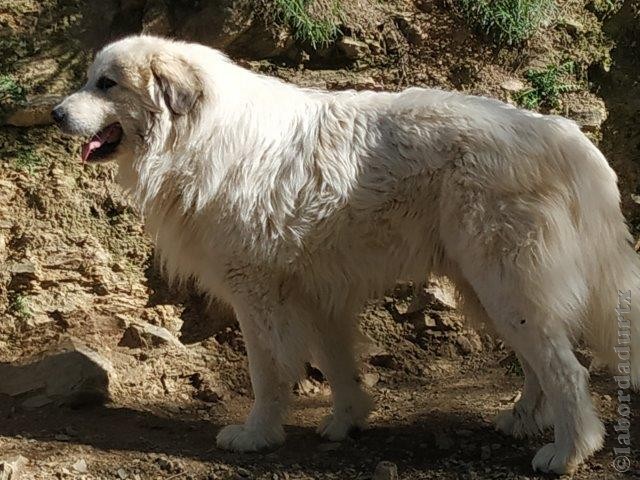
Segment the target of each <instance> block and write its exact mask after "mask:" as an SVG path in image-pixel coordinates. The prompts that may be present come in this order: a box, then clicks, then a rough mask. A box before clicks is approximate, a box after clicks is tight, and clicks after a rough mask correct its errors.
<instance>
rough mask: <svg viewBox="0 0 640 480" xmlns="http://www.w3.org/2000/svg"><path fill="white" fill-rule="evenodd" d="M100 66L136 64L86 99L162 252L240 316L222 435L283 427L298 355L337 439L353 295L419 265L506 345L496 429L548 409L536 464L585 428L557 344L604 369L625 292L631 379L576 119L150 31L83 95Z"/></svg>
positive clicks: (360, 403) (572, 365)
mask: <svg viewBox="0 0 640 480" xmlns="http://www.w3.org/2000/svg"><path fill="white" fill-rule="evenodd" d="M154 62H155V65H156V66H155V67H154V75H150V74H149V69H150V68H151V67H150V65H152V64H153V63H154ZM158 62H160V63H161V64H162V62H168V68H166V69H164V72H165V73H164V74H163V73H162V69H160V73H158V72H157V71H156V70H157V67H158V65H157V63H158ZM111 64H117V65H118V71H119V72H120V73H119V74H121V75H125V77H126V76H127V75H129V76H136V75H137V76H136V79H137V80H136V81H137V82H138V83H136V81H133V80H131V79H128V80H129V83H128V84H127V85H136V86H135V87H131V86H129V87H128V88H130V89H131V90H132V93H129V94H128V96H127V95H125V94H124V93H118V94H114V95H116V96H117V99H116V100H110V99H109V97H108V96H107V98H106V99H105V100H104V101H107V102H108V101H113V102H115V103H117V105H115V106H114V107H113V108H112V110H114V111H116V112H121V111H122V109H123V108H124V109H125V112H126V114H123V113H120V114H119V115H120V116H119V117H118V118H119V121H120V122H121V123H122V124H123V127H124V129H125V134H126V135H127V137H128V138H129V141H128V142H126V143H125V145H126V146H127V148H128V149H129V150H126V149H125V150H124V151H123V152H121V153H120V154H119V157H118V159H117V160H118V163H119V166H120V181H121V183H122V185H123V186H124V187H125V188H126V189H127V190H128V191H129V192H130V193H131V194H132V196H133V198H134V199H135V201H136V202H137V204H138V206H139V207H140V210H141V211H142V213H143V214H144V216H145V218H146V223H147V227H148V230H149V232H150V233H151V235H152V236H153V238H154V240H155V242H156V245H157V247H158V250H159V252H160V254H161V256H162V260H163V262H164V265H165V267H166V270H167V272H168V273H169V274H170V275H171V276H173V277H177V278H180V279H185V278H189V277H193V278H195V279H197V281H198V282H199V285H200V286H201V288H202V289H204V290H205V291H207V292H210V293H211V294H212V295H215V296H217V297H221V298H223V299H224V300H226V301H227V302H229V303H230V304H231V305H232V306H233V307H234V309H235V311H236V313H237V316H238V320H239V322H240V326H241V328H242V331H243V333H244V336H245V340H246V344H247V351H248V355H249V363H250V370H251V379H252V383H253V388H254V393H255V404H254V406H253V409H252V410H251V413H250V414H249V417H248V419H247V421H246V422H245V423H244V424H243V425H234V426H229V427H226V428H224V429H223V430H222V431H221V432H220V433H219V435H218V445H219V446H221V447H223V448H228V449H234V450H240V451H247V450H256V449H260V448H263V447H269V446H272V445H275V444H278V443H280V442H282V441H283V439H284V431H283V429H282V422H283V418H284V415H285V413H286V409H287V402H288V397H289V390H290V386H291V383H292V382H293V381H295V380H296V379H297V378H299V377H300V375H301V374H302V373H303V371H304V368H303V367H304V364H305V362H306V361H309V360H313V361H314V362H315V363H316V364H317V365H319V366H320V367H321V369H322V370H323V372H324V373H325V375H326V376H327V378H328V380H329V382H330V383H331V387H332V391H333V401H334V406H333V413H332V415H331V416H330V417H328V418H327V420H326V421H325V422H324V423H323V424H322V426H321V427H320V433H321V434H323V435H325V436H326V437H328V438H330V439H332V440H340V439H342V438H344V437H345V436H346V435H347V434H348V432H349V430H350V429H351V428H353V427H354V426H360V425H363V424H364V422H365V420H366V417H367V415H368V413H369V411H370V410H371V408H372V404H371V401H370V399H369V397H368V396H367V394H366V393H365V392H364V391H363V389H362V386H361V384H360V380H359V373H358V362H357V360H356V352H355V349H356V345H355V344H356V337H357V325H356V315H357V314H358V312H359V310H360V309H361V307H362V306H363V303H364V302H365V300H366V299H368V298H370V297H374V296H377V295H380V294H381V293H382V292H384V291H385V290H386V289H388V288H389V287H391V286H392V285H393V283H394V281H395V280H396V279H399V278H402V279H414V280H417V281H422V280H423V279H424V278H425V276H426V275H427V274H429V273H434V274H437V275H446V276H448V277H449V278H450V279H452V280H453V282H454V283H455V284H456V285H457V286H458V288H459V291H460V293H461V295H462V297H463V298H464V299H465V300H466V302H465V303H466V304H467V305H469V306H471V310H473V311H474V312H471V313H472V314H475V315H476V318H480V320H484V321H488V322H490V323H491V324H492V327H493V328H494V329H495V330H496V331H498V332H499V333H500V334H501V335H502V336H503V337H504V339H505V340H506V342H507V343H509V344H510V345H511V346H512V347H513V348H514V349H515V351H516V352H517V353H518V355H519V357H520V358H521V362H522V364H523V366H524V371H525V373H526V380H525V389H524V392H523V397H522V399H521V400H520V401H519V402H518V403H517V404H516V405H515V407H514V409H513V410H510V411H508V412H504V413H502V414H501V415H500V416H499V418H498V427H499V428H500V429H502V430H503V431H505V432H507V433H510V434H513V435H516V436H521V435H529V434H536V433H538V432H539V431H540V430H542V429H544V428H546V427H548V426H553V427H554V429H555V441H554V443H551V444H549V445H546V446H544V447H543V448H542V449H541V450H540V451H539V452H538V453H537V455H536V456H535V458H534V459H533V467H534V468H535V469H537V470H542V471H553V472H558V473H563V472H567V471H570V470H572V469H573V468H574V467H575V466H576V465H578V464H579V463H581V462H582V461H583V460H585V459H586V458H587V457H588V456H589V455H591V454H592V453H593V452H594V451H595V450H597V449H599V448H600V447H601V446H602V443H603V436H604V428H603V425H602V423H601V422H600V420H599V419H598V417H597V415H596V413H595V410H594V407H593V405H592V402H591V398H590V395H589V390H588V376H589V375H588V373H587V370H586V369H585V368H584V367H583V366H581V365H580V364H579V363H578V361H577V360H576V357H575V356H574V354H573V353H572V342H574V341H575V340H576V339H577V338H578V337H579V336H581V335H584V336H585V337H586V338H587V339H588V340H589V341H590V343H591V344H592V345H593V346H594V347H595V349H596V350H597V353H598V354H599V355H600V356H601V357H603V358H604V360H605V361H606V362H607V363H608V364H609V365H610V366H611V367H612V368H616V364H617V363H618V360H617V356H616V353H615V352H614V351H613V347H614V345H615V344H616V342H617V341H618V340H617V330H618V327H617V324H616V312H615V308H616V305H617V299H618V296H617V292H618V290H631V291H632V301H631V304H632V312H631V314H629V315H628V316H627V318H630V319H631V324H630V329H631V335H630V338H631V340H630V343H631V345H630V350H631V355H632V357H631V368H632V371H631V373H630V375H631V377H632V379H633V384H634V385H635V386H638V385H639V384H640V322H639V321H640V318H639V312H640V298H639V299H636V298H635V295H636V293H637V291H638V290H637V289H638V287H639V286H640V263H639V262H638V258H637V256H636V254H635V252H634V251H633V249H632V248H631V246H630V240H631V238H630V235H629V232H628V231H627V228H626V226H625V223H624V219H623V216H622V214H621V211H620V207H619V192H618V188H617V185H616V176H615V174H614V172H613V171H612V170H611V168H610V167H609V166H608V164H607V161H606V160H605V158H604V157H603V156H602V154H601V153H600V152H599V151H598V149H597V148H596V147H594V146H593V145H592V144H591V143H590V142H589V140H588V139H587V138H586V137H585V136H584V135H583V134H582V133H581V132H580V130H579V129H578V127H577V126H576V125H575V124H574V123H573V122H571V121H568V120H566V119H564V118H561V117H555V116H542V115H538V114H535V113H531V112H526V111H522V110H518V109H516V108H513V107H511V106H509V105H506V104H504V103H501V102H499V101H496V100H491V99H487V98H481V97H473V96H465V95H461V94H458V93H450V92H444V91H439V90H429V89H421V88H411V89H408V90H406V91H404V92H401V93H397V94H393V93H373V92H359V93H357V92H354V91H346V92H324V91H317V90H306V89H301V88H298V87H296V86H294V85H290V84H287V83H284V82H281V81H279V80H276V79H273V78H268V77H265V76H262V75H257V74H255V73H252V72H250V71H248V70H245V69H243V68H240V67H239V66H237V65H235V64H233V63H232V62H231V61H229V60H228V59H227V58H226V57H225V56H224V55H222V54H221V53H219V52H217V51H215V50H211V49H208V48H206V47H203V46H199V45H193V44H188V43H182V42H173V41H168V40H164V39H159V38H153V37H132V38H127V39H124V40H121V41H119V42H117V43H115V44H112V45H110V46H108V47H106V49H105V50H103V51H102V52H101V53H99V54H98V56H97V58H96V61H95V63H94V65H93V67H92V70H91V71H90V81H89V83H88V86H87V87H85V89H83V92H81V94H84V95H86V91H87V90H88V91H91V85H90V82H91V81H93V80H95V77H96V76H97V75H99V73H96V72H103V71H108V70H109V68H111V67H110V65H111ZM123 65H125V66H126V68H124V69H123V67H122V66H123ZM123 70H124V72H125V73H124V74H123V73H122V71H123ZM145 72H147V73H146V74H145ZM166 72H169V73H166ZM163 75H164V76H163ZM167 75H168V77H167ZM159 77H160V78H159ZM125 80H127V79H125ZM140 82H142V86H141V84H140ZM190 94H191V95H192V97H189V95H190ZM76 95H79V94H76ZM121 97H126V100H123V99H122V98H121ZM194 99H195V100H194ZM67 102H69V103H68V105H69V110H70V115H71V117H73V105H74V102H75V103H78V102H77V99H75V100H74V98H73V96H71V97H69V99H67ZM174 102H177V103H178V106H177V107H176V108H174V107H173V105H172V104H173V103H174ZM193 102H195V103H193ZM192 103H193V105H191V104H192ZM132 104H135V105H136V106H137V109H138V110H137V111H136V112H137V113H134V112H132V111H131V108H132V107H131V105H132ZM123 105H124V107H123ZM180 109H182V111H181V110H180ZM85 112H86V109H85ZM127 112H128V113H127ZM139 112H144V114H142V113H139ZM85 114H86V113H85ZM89 123H90V122H89ZM134 135H137V137H136V138H137V141H132V140H131V137H132V136H134ZM132 145H133V146H132ZM123 148H124V147H123Z"/></svg>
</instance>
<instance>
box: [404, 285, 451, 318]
mask: <svg viewBox="0 0 640 480" xmlns="http://www.w3.org/2000/svg"><path fill="white" fill-rule="evenodd" d="M456 306H457V302H456V294H455V290H454V287H453V285H451V284H450V283H449V282H447V281H446V280H443V279H438V278H432V279H430V280H429V282H427V283H426V284H425V285H416V286H415V288H414V292H413V300H412V301H411V304H410V305H409V306H408V307H407V313H412V312H417V311H420V310H423V309H424V308H427V307H428V308H430V309H431V310H453V309H455V308H456Z"/></svg>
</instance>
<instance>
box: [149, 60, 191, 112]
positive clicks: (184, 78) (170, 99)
mask: <svg viewBox="0 0 640 480" xmlns="http://www.w3.org/2000/svg"><path fill="white" fill-rule="evenodd" d="M151 73H152V74H153V78H154V81H155V83H156V86H157V88H158V89H159V91H160V93H161V95H162V98H163V100H164V102H165V103H166V104H167V106H168V107H169V109H170V110H171V112H173V113H174V114H175V115H185V114H187V113H189V112H190V111H191V110H192V109H193V108H194V106H195V104H196V102H197V101H198V99H199V98H200V96H202V83H201V82H200V79H199V78H198V75H197V73H196V71H195V70H194V68H193V67H192V66H191V65H189V64H188V63H187V62H186V61H184V60H182V59H180V58H176V57H174V56H171V55H165V54H163V55H157V56H155V57H153V58H152V59H151Z"/></svg>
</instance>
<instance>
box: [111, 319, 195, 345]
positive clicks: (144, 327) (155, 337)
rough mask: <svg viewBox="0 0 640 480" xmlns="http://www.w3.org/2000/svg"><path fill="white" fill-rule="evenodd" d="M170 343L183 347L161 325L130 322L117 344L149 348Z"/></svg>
mask: <svg viewBox="0 0 640 480" xmlns="http://www.w3.org/2000/svg"><path fill="white" fill-rule="evenodd" d="M164 345H170V346H173V347H179V348H184V345H182V343H180V340H178V339H177V338H176V337H174V336H173V335H171V332H169V330H167V329H166V328H163V327H158V326H156V325H151V324H149V323H132V324H131V325H129V326H128V327H127V329H126V330H125V331H124V334H123V335H122V338H121V339H120V343H118V346H120V347H129V348H150V347H160V346H164Z"/></svg>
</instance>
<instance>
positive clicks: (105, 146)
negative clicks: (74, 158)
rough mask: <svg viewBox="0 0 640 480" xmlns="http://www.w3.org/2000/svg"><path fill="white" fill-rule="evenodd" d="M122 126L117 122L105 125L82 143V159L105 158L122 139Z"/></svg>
mask: <svg viewBox="0 0 640 480" xmlns="http://www.w3.org/2000/svg"><path fill="white" fill-rule="evenodd" d="M122 136H123V132H122V126H121V125H120V124H119V123H117V122H116V123H112V124H110V125H107V126H106V127H104V128H103V129H102V130H100V131H99V132H98V133H96V134H95V135H94V136H93V137H91V140H89V141H88V142H87V143H85V144H84V145H82V153H81V155H82V161H83V162H97V161H101V160H107V159H108V158H109V157H110V156H111V155H112V154H113V153H114V152H115V151H116V150H117V148H118V145H120V142H121V141H122Z"/></svg>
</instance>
